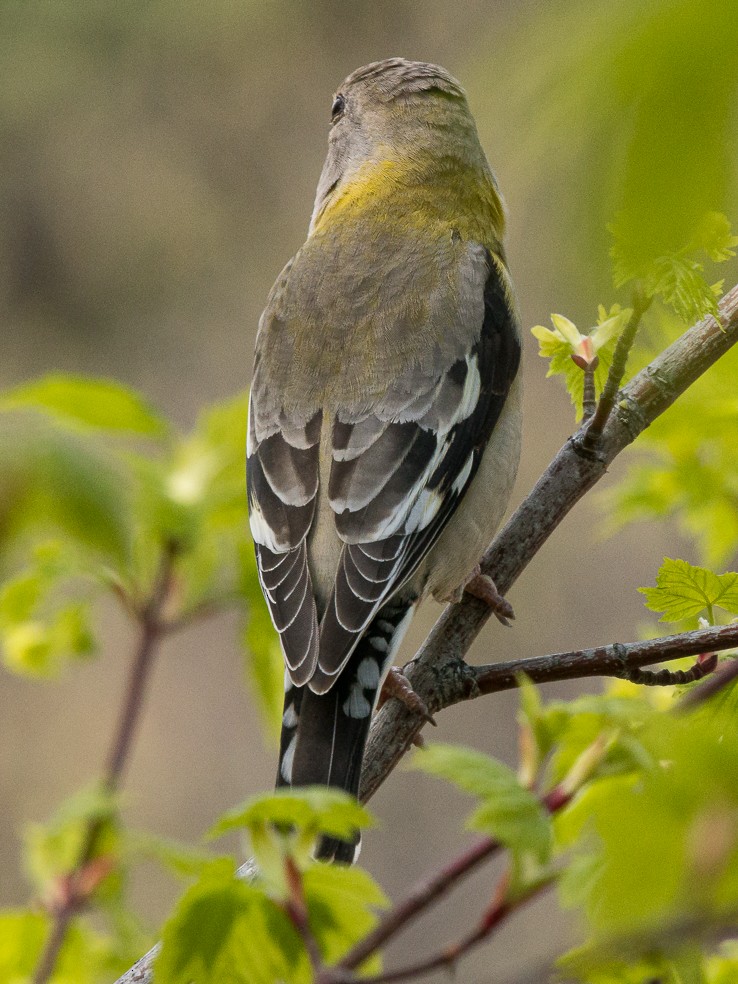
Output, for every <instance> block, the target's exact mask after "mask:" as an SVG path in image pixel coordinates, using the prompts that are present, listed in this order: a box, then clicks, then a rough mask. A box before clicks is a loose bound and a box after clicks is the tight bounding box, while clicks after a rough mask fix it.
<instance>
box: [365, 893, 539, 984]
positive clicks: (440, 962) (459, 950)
mask: <svg viewBox="0 0 738 984" xmlns="http://www.w3.org/2000/svg"><path fill="white" fill-rule="evenodd" d="M507 881H508V876H503V878H502V880H501V883H500V886H499V887H498V890H497V892H496V893H495V898H494V899H493V902H492V905H491V906H490V907H489V908H488V909H487V911H486V912H485V913H484V915H483V917H482V919H481V920H480V922H479V924H478V925H477V926H476V927H475V928H474V929H473V930H472V931H471V932H470V933H468V934H467V935H466V936H464V937H462V939H460V940H459V941H458V942H456V943H452V944H450V945H449V946H446V947H444V948H443V950H441V951H440V952H439V953H436V954H434V955H433V956H432V957H428V958H427V959H425V960H421V961H419V962H418V963H415V964H409V965H407V966H406V967H402V968H400V969H399V970H391V971H388V972H386V973H381V974H377V975H376V976H375V977H362V978H361V982H362V984H395V982H397V981H409V980H412V979H413V978H416V977H424V975H426V974H432V973H433V972H434V971H438V970H453V968H454V967H455V966H456V964H457V963H458V961H459V960H460V959H461V958H462V957H463V956H465V955H466V954H467V953H469V951H470V950H472V949H474V947H476V946H478V945H479V944H480V943H483V942H485V941H486V940H488V939H489V937H490V936H491V935H492V933H493V932H494V930H495V929H497V927H498V926H499V925H500V923H502V922H504V920H505V919H507V918H508V916H511V915H512V914H513V913H514V912H518V911H519V910H520V909H522V908H523V906H524V905H525V904H526V903H528V902H530V901H532V900H533V899H534V898H536V897H537V896H538V895H540V894H541V892H543V891H544V890H545V889H547V888H549V887H550V885H551V884H552V883H553V879H549V880H545V881H541V882H538V883H537V884H535V885H532V886H531V887H530V888H528V889H527V890H525V891H523V892H521V894H520V895H518V896H516V898H515V899H513V900H507V898H506V894H505V889H506V887H507Z"/></svg>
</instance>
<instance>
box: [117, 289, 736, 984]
mask: <svg viewBox="0 0 738 984" xmlns="http://www.w3.org/2000/svg"><path fill="white" fill-rule="evenodd" d="M719 311H720V322H721V323H718V322H717V321H716V320H715V319H714V318H712V317H710V318H706V319H705V320H704V321H701V322H699V323H698V324H696V325H694V326H693V327H692V328H690V329H689V330H688V331H686V332H685V333H684V334H683V335H682V336H681V337H680V338H679V339H677V341H676V342H674V343H673V344H672V345H670V346H669V347H668V348H667V349H666V350H665V351H664V352H662V353H661V354H660V355H659V356H657V358H655V359H654V360H653V362H651V363H650V364H649V365H648V366H647V367H646V368H645V369H643V370H642V371H641V372H640V373H638V375H637V376H635V377H634V378H633V379H632V380H631V382H630V383H629V384H628V385H627V386H626V387H625V389H624V390H623V391H622V393H621V394H620V400H619V401H617V400H616V401H615V402H614V403H613V406H612V408H611V409H612V411H613V412H609V411H608V415H607V420H606V422H605V423H604V425H603V429H602V432H601V434H600V435H599V437H598V439H597V441H596V442H594V443H595V447H594V449H593V450H589V449H588V448H586V447H582V438H583V436H584V433H585V431H586V430H587V428H588V427H590V426H591V425H592V423H593V421H594V417H591V418H589V419H588V420H586V421H584V423H583V425H582V427H581V428H580V429H579V431H578V432H577V433H576V434H575V435H573V436H572V437H571V438H569V440H568V441H567V442H566V444H565V445H564V446H563V447H562V448H561V450H560V451H559V452H558V454H557V455H556V456H555V458H554V459H553V461H552V462H551V464H550V465H549V466H548V468H547V469H546V471H545V472H544V474H543V475H542V476H541V478H540V479H539V480H538V482H537V483H536V485H535V487H534V488H533V490H532V491H531V492H530V493H529V494H528V496H527V497H526V498H525V499H524V501H523V502H522V503H521V505H520V506H519V507H518V509H517V510H516V512H515V513H514V515H513V516H512V517H511V518H510V519H509V520H508V522H507V524H506V525H505V526H504V528H503V529H502V530H500V532H499V533H498V534H497V536H496V537H495V539H494V541H493V542H492V544H491V546H490V547H489V549H488V550H487V552H486V553H485V555H484V557H483V559H482V562H481V570H482V572H483V573H485V574H488V575H489V576H490V577H492V579H493V581H494V583H495V585H496V586H497V588H498V590H499V591H500V593H501V594H505V593H507V592H508V591H509V590H510V588H511V587H512V585H513V584H514V583H515V581H516V580H517V579H518V577H519V576H520V575H521V573H522V572H523V571H524V570H525V568H526V567H527V566H528V564H529V563H530V561H531V560H532V559H533V558H534V557H535V556H536V554H537V553H538V551H539V550H540V549H541V547H542V546H543V545H544V543H545V542H546V541H547V540H548V538H549V537H550V536H551V534H552V533H553V532H554V530H555V529H556V528H557V527H558V526H559V524H560V523H561V521H562V520H563V519H564V518H565V516H566V515H567V514H568V513H569V511H570V510H571V509H572V508H573V506H574V505H576V503H577V502H578V501H579V500H580V499H581V498H582V497H583V496H584V495H585V494H586V493H587V492H588V491H589V490H590V489H591V488H593V486H594V485H596V484H597V482H598V481H599V480H600V479H601V478H602V477H603V475H604V474H605V473H606V471H607V467H608V465H609V464H611V462H612V461H614V459H615V458H616V457H617V455H618V454H620V452H621V451H623V450H624V448H626V447H628V445H629V444H632V442H633V441H635V439H636V438H637V437H638V435H639V434H640V433H642V431H644V430H645V429H646V427H648V426H649V425H650V424H652V423H653V421H654V420H656V418H657V417H659V416H660V415H661V414H662V413H664V411H665V410H667V409H668V408H669V407H670V406H671V405H672V403H673V402H674V401H675V400H676V399H677V398H678V397H679V396H681V394H682V393H684V391H685V390H687V389H688V388H689V387H690V386H691V385H692V383H693V382H695V380H697V379H699V377H700V376H702V375H703V374H704V373H705V372H707V370H708V369H709V368H710V366H712V365H713V364H714V363H715V362H717V360H718V359H719V358H720V357H721V356H722V355H724V354H725V353H726V352H728V351H729V350H730V349H731V348H732V346H733V345H735V343H736V342H738V286H736V287H733V288H732V289H731V290H730V291H729V292H728V293H727V294H725V295H724V297H723V298H722V299H721V301H720V306H719ZM634 315H635V312H634ZM639 317H640V315H639ZM626 354H627V353H626ZM602 412H603V414H604V410H603V411H602ZM489 616H490V611H489V608H488V606H487V605H486V604H484V603H483V602H482V601H479V600H478V599H476V598H473V597H470V596H469V595H465V596H464V597H463V598H462V600H461V601H460V602H458V603H457V604H454V605H449V606H448V607H447V608H446V610H445V611H444V612H443V614H442V615H441V617H440V618H439V619H438V621H437V622H436V624H435V625H434V627H433V629H432V630H431V632H430V634H429V636H428V638H427V639H426V640H425V642H424V644H423V645H422V646H421V648H420V650H419V651H418V654H417V656H416V657H415V659H414V660H413V661H412V665H411V666H409V667H408V669H407V677H408V679H409V681H410V684H411V686H412V688H413V690H414V691H415V692H416V693H417V694H418V696H419V697H420V698H421V699H422V700H423V701H424V702H425V703H426V705H427V706H428V708H429V710H430V712H431V713H434V712H436V711H439V710H442V709H443V708H445V707H448V706H450V705H451V704H455V703H458V702H459V701H462V700H468V699H470V698H472V697H476V696H481V694H482V690H481V689H480V685H479V683H478V682H477V680H476V675H475V670H474V668H472V667H470V666H468V665H467V664H466V662H465V659H464V657H465V656H466V653H467V652H468V651H469V648H470V646H471V644H472V643H473V641H474V640H475V638H476V637H477V635H478V634H479V632H480V631H481V630H482V628H483V627H484V625H485V623H486V622H487V619H488V618H489ZM701 631H705V632H710V631H716V630H701ZM720 631H722V630H720ZM692 635H693V634H692V633H685V636H683V637H667V639H673V640H675V641H674V645H675V646H677V645H678V644H679V643H678V642H677V641H676V640H677V639H679V638H682V639H683V638H685V637H691V636H692ZM659 641H660V642H661V643H664V642H666V641H667V640H659ZM732 644H734V643H726V647H724V648H727V647H728V646H730V645H732ZM631 645H632V646H642V647H646V646H648V645H649V644H648V643H633V644H631ZM716 648H720V647H719V645H716V644H715V641H714V639H712V641H711V642H710V643H709V644H705V645H702V646H700V648H698V649H691V650H687V651H684V652H680V653H679V654H678V655H680V656H687V655H693V654H695V653H699V652H704V651H707V650H710V649H716ZM610 649H613V647H602V649H601V650H583V651H581V652H580V653H579V654H560V656H561V658H563V657H565V656H567V655H569V656H573V657H576V655H579V656H580V657H581V656H582V654H584V653H594V652H602V653H605V652H606V651H607V650H610ZM614 655H615V653H614V652H613V653H611V655H610V658H611V657H612V656H614ZM554 658H556V657H545V656H544V657H539V658H538V661H533V660H530V661H527V660H521V661H519V662H518V663H517V669H516V670H511V668H510V667H511V664H507V668H506V672H507V674H508V676H507V680H509V681H510V682H509V683H508V684H507V685H505V683H504V682H503V681H504V673H505V667H506V664H498V665H497V666H490V667H486V668H485V669H486V671H488V672H489V673H490V674H494V673H495V672H500V676H499V678H498V681H497V682H498V683H499V685H498V686H496V687H493V686H492V683H491V678H489V679H490V682H489V683H488V684H485V686H489V687H490V689H489V690H487V691H485V692H488V693H492V692H494V690H504V689H506V688H507V687H512V686H514V685H515V684H514V676H515V673H516V672H526V673H528V674H529V675H530V676H531V677H532V678H533V679H534V680H535V679H536V676H535V671H536V670H539V671H540V672H541V673H549V674H551V673H552V672H553V670H554V667H553V665H552V664H551V663H550V662H546V661H550V660H552V659H554ZM632 658H633V660H634V663H633V665H648V664H649V662H650V663H654V662H659V661H663V660H665V659H675V658H677V654H676V652H675V654H674V655H672V656H668V655H666V656H665V655H661V656H658V655H654V656H653V658H650V659H644V660H643V662H640V663H638V662H635V660H636V659H637V658H639V657H636V655H635V653H634V654H633V656H632ZM534 662H537V666H532V665H531V664H532V663H534ZM524 664H525V665H524ZM585 664H586V665H588V666H592V665H593V664H592V662H591V660H587V659H584V660H583V661H582V660H580V666H579V669H580V671H581V672H573V671H572V672H571V674H570V676H569V677H568V678H569V679H571V678H572V677H576V676H595V675H601V673H602V671H600V670H595V669H592V671H591V672H585ZM480 669H481V668H480ZM531 671H533V672H531ZM538 679H539V680H542V679H543V677H540V678H538ZM546 679H567V677H566V676H565V675H564V670H563V669H562V672H561V674H560V675H557V676H551V675H549V676H548V677H546ZM439 683H440V685H439ZM424 723H425V721H424V720H423V719H422V718H421V717H420V716H419V715H417V714H414V713H413V712H412V711H410V710H409V709H408V708H406V707H405V706H404V705H401V704H400V702H399V701H396V700H394V701H389V702H388V703H387V704H386V705H385V706H384V707H383V708H382V710H381V711H380V712H379V713H378V714H377V717H376V719H375V721H374V723H373V725H372V729H371V732H370V736H369V742H368V744H367V749H366V755H365V759H364V768H363V774H362V782H361V789H360V798H361V800H362V801H363V802H366V800H368V799H370V797H371V796H372V795H373V794H374V793H375V792H376V790H377V789H378V788H379V786H380V785H381V784H382V782H383V781H384V780H385V778H386V777H387V776H388V775H389V773H390V772H391V771H392V769H393V768H394V767H395V765H396V764H397V763H398V761H399V760H400V759H401V758H402V756H403V755H404V753H405V752H406V751H407V750H408V749H409V748H410V747H411V746H412V744H413V741H414V740H415V738H416V736H417V735H418V733H419V731H420V730H421V729H422V727H423V725H424ZM252 871H253V866H252V864H251V862H249V861H247V862H246V864H245V865H242V866H241V868H240V869H239V874H240V875H241V876H242V877H249V875H250V874H251V872H252ZM159 948H160V945H159V944H157V945H156V946H155V947H154V948H153V949H152V950H150V951H149V953H147V954H146V955H145V956H143V957H142V958H141V959H140V960H139V961H138V962H137V963H136V965H135V966H134V967H132V968H131V969H130V970H129V971H128V972H127V973H126V974H124V975H123V976H122V977H120V978H119V980H118V981H117V982H116V984H151V982H152V981H153V963H154V960H155V958H156V955H157V953H158V951H159Z"/></svg>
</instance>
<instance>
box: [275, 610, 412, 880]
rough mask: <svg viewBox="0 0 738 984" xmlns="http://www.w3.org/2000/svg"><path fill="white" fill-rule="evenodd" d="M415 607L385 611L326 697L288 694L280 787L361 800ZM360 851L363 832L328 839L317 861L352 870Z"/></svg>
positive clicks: (304, 691)
mask: <svg viewBox="0 0 738 984" xmlns="http://www.w3.org/2000/svg"><path fill="white" fill-rule="evenodd" d="M413 607H414V606H413V604H411V603H407V602H402V603H401V602H399V601H395V602H391V603H390V604H388V605H385V606H384V607H383V608H382V609H381V610H380V611H379V613H378V614H377V616H376V617H375V619H374V620H373V621H372V623H371V625H370V626H369V628H368V629H367V631H366V632H365V634H364V635H363V636H362V638H361V640H360V641H359V644H358V645H357V647H356V649H355V651H354V653H353V654H352V656H351V658H350V660H349V662H348V663H347V665H346V667H345V668H344V670H343V672H342V673H341V674H340V676H339V677H338V679H337V680H336V682H335V684H334V685H333V687H332V688H331V689H330V690H329V691H328V692H327V693H325V694H315V693H313V692H312V691H311V690H310V689H309V686H304V687H295V686H289V687H288V688H287V689H286V691H285V703H284V716H283V719H282V739H281V745H280V758H279V771H278V774H277V786H285V785H289V786H308V785H319V786H333V787H336V788H339V789H345V790H346V791H347V792H349V793H351V794H352V795H353V796H357V795H358V793H359V783H360V781H361V766H362V760H363V758H364V747H365V745H366V740H367V736H368V734H369V726H370V724H371V718H372V712H373V710H374V707H375V705H376V702H377V697H378V696H379V692H380V690H381V687H382V683H383V681H384V678H385V676H386V675H387V672H388V671H389V668H390V666H391V665H392V660H393V658H394V655H395V652H396V651H397V648H398V646H399V645H400V642H401V640H402V636H403V635H404V633H405V629H406V628H407V626H408V624H409V622H410V618H411V616H412V611H413ZM288 682H289V681H288ZM358 847H359V835H358V832H357V834H356V837H355V838H354V839H353V840H351V841H342V840H337V839H336V838H327V837H326V838H324V839H323V840H322V842H321V844H320V845H319V847H318V857H319V858H322V859H324V860H333V861H342V862H345V863H349V864H350V863H352V862H353V861H354V860H355V858H356V856H357V853H358Z"/></svg>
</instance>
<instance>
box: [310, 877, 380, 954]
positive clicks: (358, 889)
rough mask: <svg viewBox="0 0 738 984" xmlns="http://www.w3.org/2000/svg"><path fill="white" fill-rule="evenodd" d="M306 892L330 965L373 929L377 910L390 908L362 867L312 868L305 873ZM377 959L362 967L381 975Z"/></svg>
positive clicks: (313, 926) (312, 920)
mask: <svg viewBox="0 0 738 984" xmlns="http://www.w3.org/2000/svg"><path fill="white" fill-rule="evenodd" d="M303 891H304V893H305V901H306V904H307V909H308V917H309V920H310V928H311V930H312V931H313V934H314V936H315V938H316V940H317V941H318V945H319V947H320V952H321V954H322V956H323V959H324V960H325V961H326V962H327V963H335V962H336V961H338V960H340V958H341V957H342V956H343V955H344V954H345V953H347V951H348V950H349V949H350V948H351V946H353V944H354V943H357V942H358V941H359V940H360V939H361V938H362V937H363V936H365V935H366V934H367V933H368V932H369V931H370V930H371V929H373V928H374V926H375V924H376V922H377V917H376V913H375V911H374V910H376V909H382V908H386V907H387V906H388V905H389V900H388V899H387V897H386V895H385V894H384V892H383V891H382V890H381V888H380V887H379V886H378V885H377V883H376V882H375V881H374V879H373V878H372V877H371V876H370V875H368V874H367V873H366V872H365V871H362V870H361V868H355V867H352V868H348V867H344V866H342V865H325V864H315V865H311V866H310V867H309V868H308V869H307V870H306V871H305V872H304V874H303ZM379 969H380V964H379V961H378V960H373V961H371V962H367V963H366V964H364V965H363V966H362V970H363V971H364V972H365V973H366V972H370V971H371V972H378V971H379Z"/></svg>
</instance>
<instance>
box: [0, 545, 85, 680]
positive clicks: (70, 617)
mask: <svg viewBox="0 0 738 984" xmlns="http://www.w3.org/2000/svg"><path fill="white" fill-rule="evenodd" d="M77 553H78V551H76V550H75V549H74V547H73V546H72V545H66V544H64V543H63V542H62V541H59V540H52V541H46V542H43V543H39V544H37V545H36V546H35V548H34V550H33V555H32V559H31V561H30V563H29V564H28V566H27V567H26V568H25V569H24V570H23V571H22V572H21V573H20V574H18V575H17V576H16V577H11V578H8V580H6V582H5V583H4V584H2V586H0V640H1V641H2V655H3V661H4V662H5V665H6V666H7V667H8V669H10V670H12V671H13V672H15V673H19V674H22V675H25V676H28V677H35V678H50V677H53V676H55V675H56V674H57V672H58V671H59V669H60V667H61V666H62V665H63V661H64V660H65V659H68V658H70V657H71V658H76V659H82V658H85V657H88V656H89V655H90V654H91V653H92V652H93V650H94V639H93V635H92V631H91V628H90V605H89V601H90V598H91V595H92V594H93V592H94V591H96V590H97V589H98V588H99V585H97V584H96V583H94V582H91V580H90V578H89V577H87V578H85V577H84V574H85V573H86V572H85V569H84V563H83V561H82V560H81V558H80V557H79V556H77ZM80 591H83V593H84V596H83V597H82V598H80V599H77V600H75V599H74V598H73V597H72V595H73V594H75V593H78V592H80Z"/></svg>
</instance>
